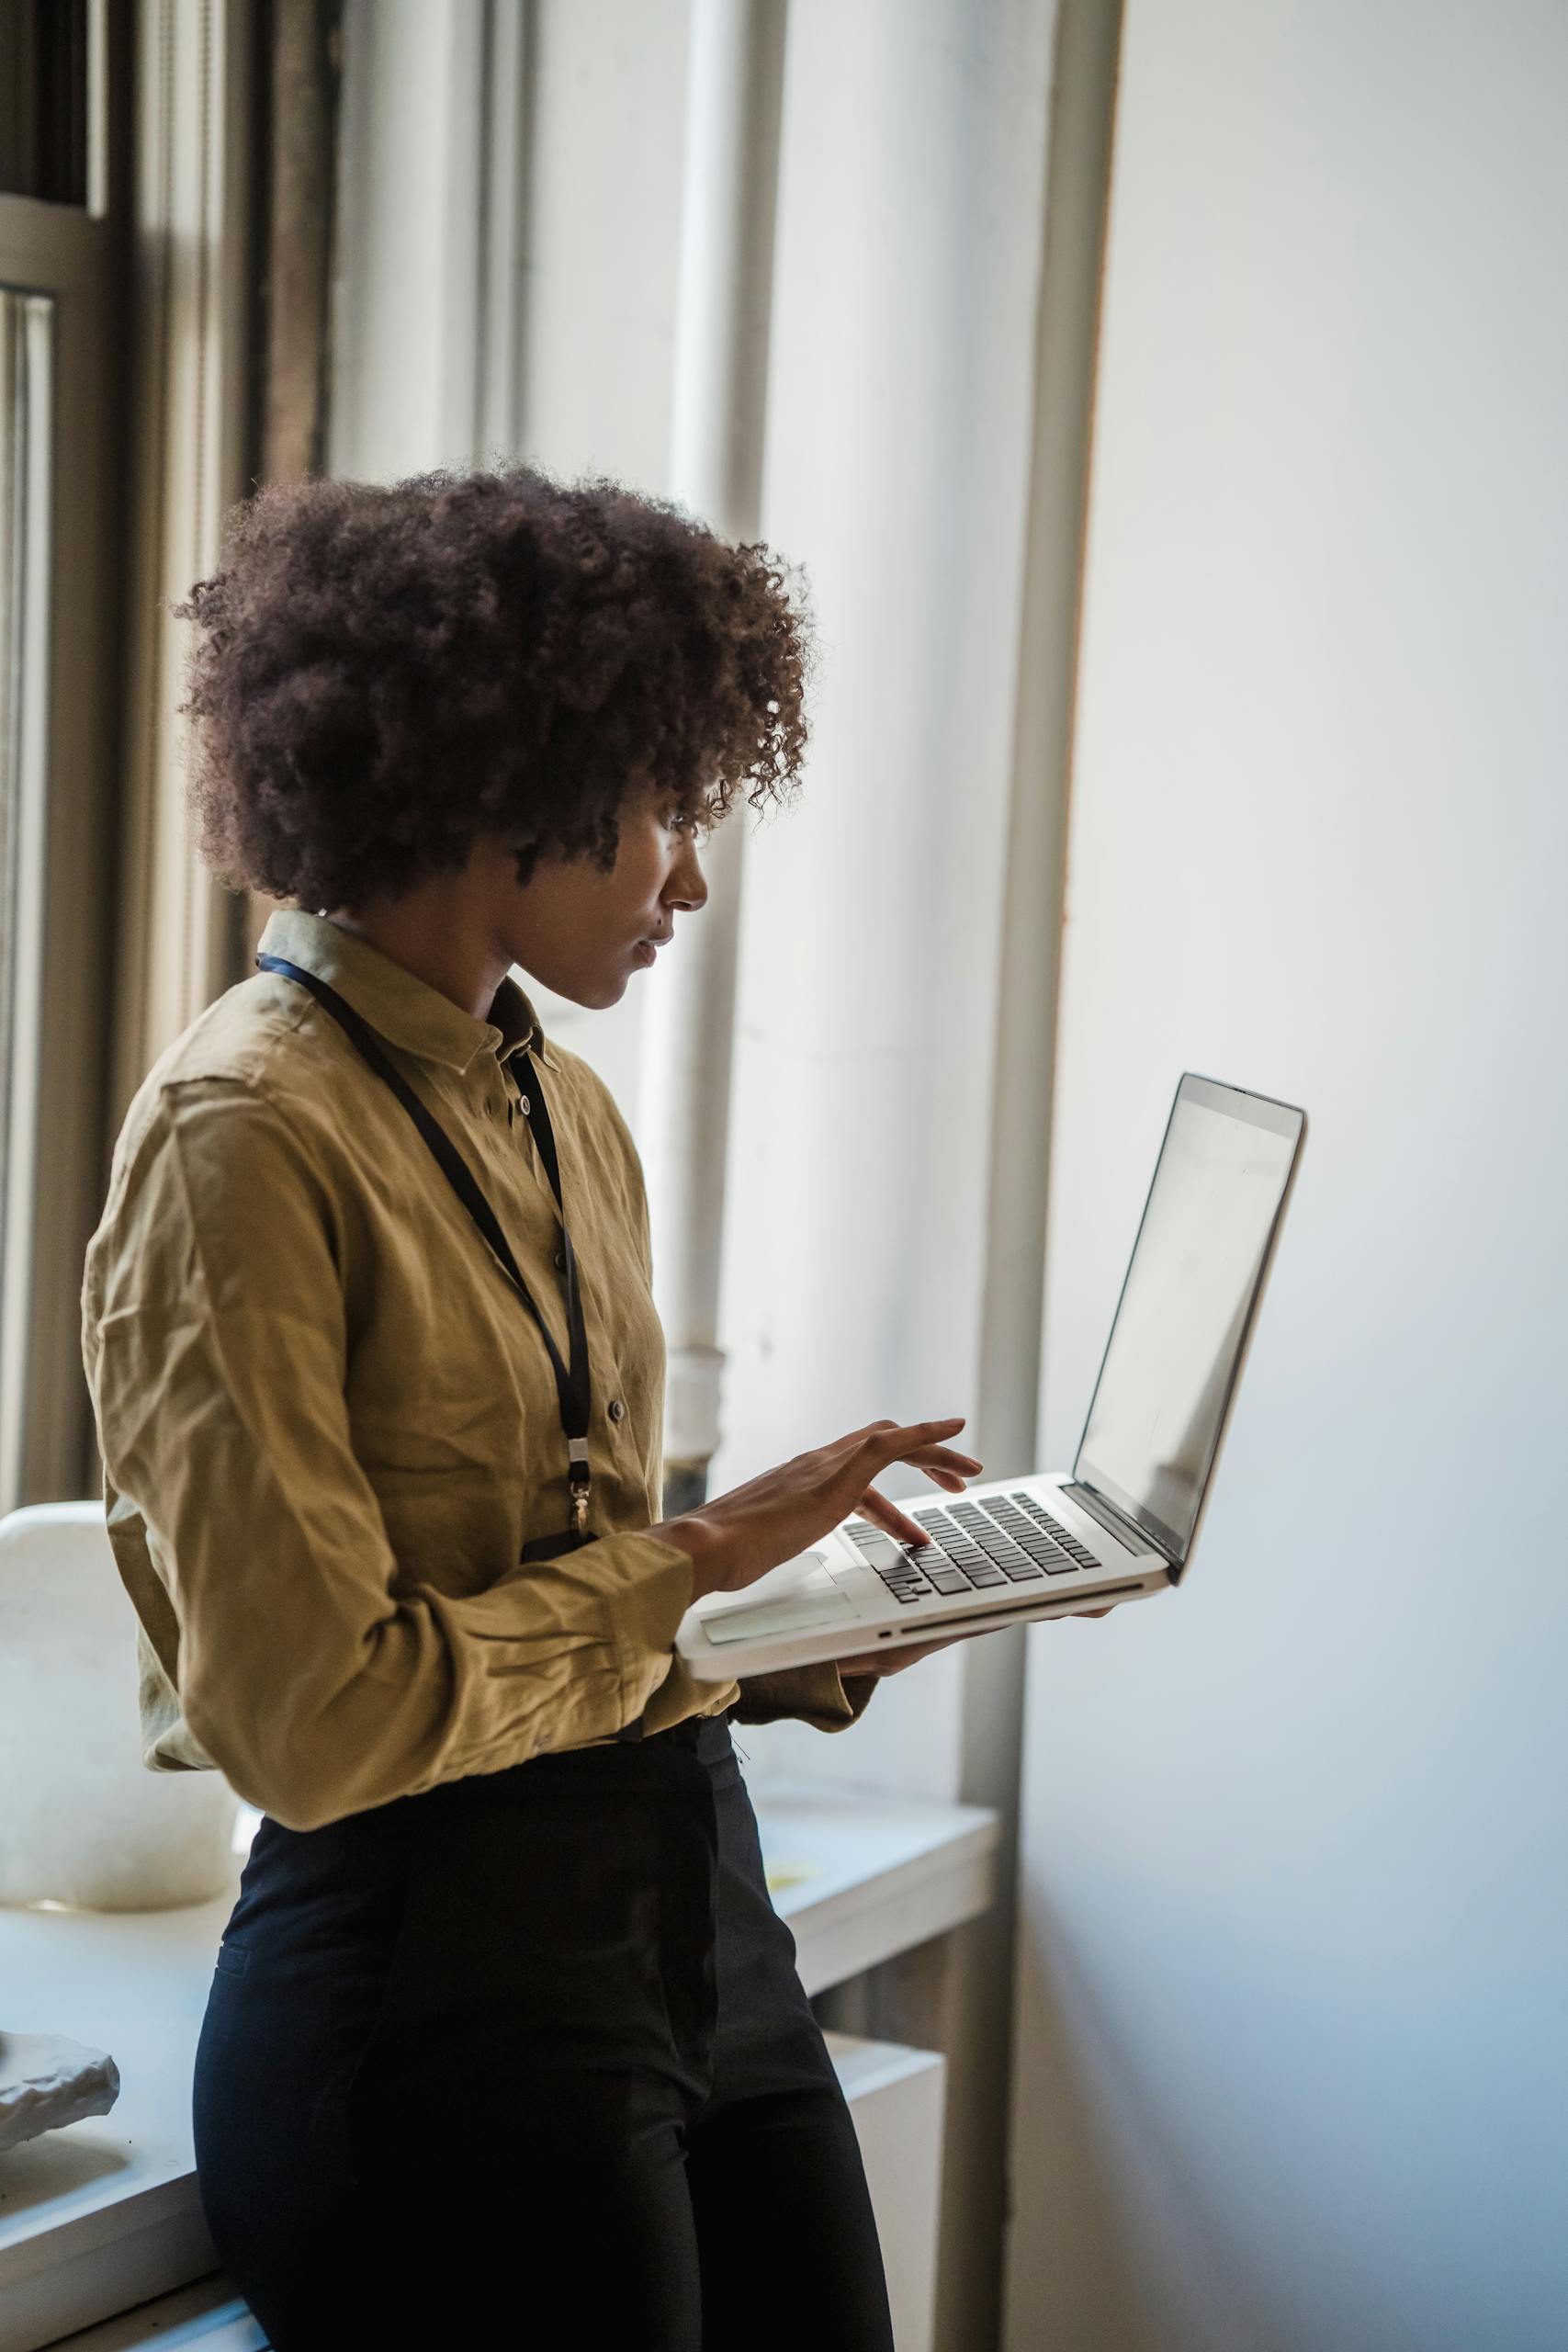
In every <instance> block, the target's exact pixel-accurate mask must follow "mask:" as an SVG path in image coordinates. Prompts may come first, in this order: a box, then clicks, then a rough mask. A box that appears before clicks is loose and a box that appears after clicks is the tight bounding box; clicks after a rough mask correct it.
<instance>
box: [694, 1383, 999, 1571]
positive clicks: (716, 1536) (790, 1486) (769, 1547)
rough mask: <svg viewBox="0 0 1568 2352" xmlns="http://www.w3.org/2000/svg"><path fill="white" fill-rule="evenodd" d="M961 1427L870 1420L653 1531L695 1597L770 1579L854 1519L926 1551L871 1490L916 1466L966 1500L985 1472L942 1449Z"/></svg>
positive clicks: (914, 1531) (908, 1522)
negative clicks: (689, 1572) (689, 1579)
mask: <svg viewBox="0 0 1568 2352" xmlns="http://www.w3.org/2000/svg"><path fill="white" fill-rule="evenodd" d="M963 1427H964V1423H963V1420H962V1419H956V1420H944V1421H914V1422H911V1423H909V1424H908V1425H907V1426H904V1427H902V1428H901V1427H900V1426H899V1425H898V1424H897V1422H895V1421H874V1422H873V1423H872V1424H871V1427H870V1428H869V1429H863V1430H853V1431H852V1433H851V1434H850V1435H849V1436H848V1437H841V1438H839V1439H838V1440H836V1441H835V1442H834V1443H833V1444H831V1445H820V1446H818V1448H817V1449H816V1451H815V1452H814V1453H797V1454H796V1455H795V1460H794V1461H793V1462H785V1463H784V1464H781V1465H780V1467H779V1468H778V1469H776V1470H765V1471H764V1472H763V1473H762V1475H761V1477H760V1478H750V1479H748V1481H747V1483H746V1485H745V1486H743V1487H731V1488H730V1490H729V1492H728V1494H727V1495H716V1496H715V1497H714V1498H713V1499H712V1501H711V1502H705V1503H704V1504H702V1505H701V1506H700V1508H699V1509H698V1510H693V1511H686V1512H683V1513H682V1516H681V1517H680V1518H679V1519H671V1520H666V1521H663V1522H662V1523H661V1524H660V1526H658V1527H655V1528H653V1529H651V1530H650V1532H651V1533H652V1534H655V1535H658V1536H660V1537H661V1538H662V1539H663V1541H664V1542H665V1543H667V1544H674V1545H675V1547H676V1549H677V1550H678V1551H682V1552H684V1553H685V1554H686V1555H688V1557H689V1558H690V1559H691V1561H692V1564H693V1569H694V1577H693V1585H692V1598H693V1600H702V1599H703V1597H704V1596H705V1594H706V1593H710V1592H739V1590H741V1589H742V1588H743V1587H744V1586H746V1585H749V1584H754V1583H755V1582H756V1580H757V1578H758V1577H762V1576H766V1575H767V1572H768V1570H769V1569H770V1568H776V1567H777V1566H779V1563H780V1562H781V1561H782V1560H792V1559H793V1558H794V1557H795V1554H796V1553H797V1552H804V1551H807V1549H808V1548H809V1547H810V1545H812V1544H816V1543H818V1542H819V1541H820V1540H821V1538H822V1537H823V1536H824V1535H826V1534H827V1533H828V1532H829V1530H830V1529H832V1528H835V1527H837V1526H838V1524H839V1522H840V1520H845V1519H848V1518H849V1517H850V1515H851V1513H852V1512H854V1511H859V1512H860V1513H861V1515H862V1516H863V1518H865V1519H868V1520H870V1521H872V1522H873V1524H874V1525H875V1526H877V1527H880V1528H883V1529H885V1530H886V1532H887V1533H888V1534H889V1535H891V1536H893V1537H895V1538H896V1539H897V1542H898V1543H900V1544H924V1543H926V1542H928V1541H929V1540H930V1539H929V1538H928V1536H927V1534H926V1532H925V1530H924V1529H923V1528H922V1527H919V1526H918V1525H917V1524H916V1522H915V1521H913V1520H912V1519H909V1518H908V1517H907V1516H906V1515H905V1513H904V1512H903V1511H901V1510H899V1509H898V1507H897V1504H896V1503H890V1502H889V1501H888V1500H887V1498H886V1496H885V1495H879V1494H878V1493H877V1491H876V1487H875V1485H874V1481H875V1480H876V1479H877V1478H879V1477H880V1476H882V1475H883V1473H884V1472H885V1471H886V1470H889V1469H891V1468H892V1466H893V1464H894V1463H896V1462H908V1463H912V1464H914V1465H915V1467H916V1468H917V1469H919V1470H923V1471H924V1472H925V1473H926V1476H928V1477H929V1478H930V1479H931V1480H932V1482H933V1483H934V1484H935V1485H936V1486H939V1487H943V1488H945V1489H946V1491H947V1492H948V1493H949V1494H962V1492H963V1490H964V1483H965V1481H966V1480H967V1479H970V1478H974V1477H977V1476H979V1473H980V1471H981V1469H982V1468H983V1467H984V1465H983V1464H981V1463H978V1462H976V1461H974V1460H973V1459H972V1458H971V1457H970V1455H968V1454H967V1453H954V1452H953V1450H952V1448H951V1446H950V1445H949V1444H948V1443H947V1441H948V1439H950V1438H953V1437H956V1436H957V1434H958V1432H959V1430H961V1429H962V1428H963Z"/></svg>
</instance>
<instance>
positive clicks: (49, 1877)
mask: <svg viewBox="0 0 1568 2352" xmlns="http://www.w3.org/2000/svg"><path fill="white" fill-rule="evenodd" d="M136 1679H137V1663H136V1617H135V1613H134V1611H132V1609H131V1606H130V1600H129V1599H128V1598H127V1596H126V1592H125V1588H124V1587H123V1585H122V1584H121V1583H120V1580H119V1576H118V1571H117V1569H116V1567H115V1563H114V1555H113V1554H112V1552H111V1551H110V1549H109V1540H108V1532H107V1528H106V1527H105V1524H104V1511H103V1506H102V1504H101V1503H94V1502H80V1503H41V1504H36V1505H34V1506H32V1507H30V1508H29V1509H28V1510H17V1511H13V1512H11V1514H10V1516H9V1517H8V1518H6V1519H0V1903H5V1904H22V1903H39V1902H53V1903H64V1904H70V1905H73V1906H74V1907H76V1908H78V1909H82V1910H89V1911H161V1910H169V1909H172V1908H174V1907H175V1905H180V1904H186V1903H202V1902H206V1901H207V1900H208V1899H209V1897H210V1896H212V1895H215V1894H220V1893H221V1891H222V1890H223V1888H224V1887H225V1886H226V1885H227V1884H228V1883H230V1880H231V1872H232V1869H233V1859H232V1838H233V1831H234V1815H235V1807H236V1801H235V1798H234V1795H233V1792H232V1791H231V1789H230V1787H229V1785H228V1782H227V1781H225V1780H223V1778H222V1776H221V1775H220V1773H217V1772H175V1773H171V1772H156V1773H154V1772H149V1771H147V1770H145V1769H144V1767H143V1765H142V1762H141V1736H140V1732H139V1729H138V1724H137V1711H136Z"/></svg>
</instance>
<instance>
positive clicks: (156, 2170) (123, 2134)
mask: <svg viewBox="0 0 1568 2352" xmlns="http://www.w3.org/2000/svg"><path fill="white" fill-rule="evenodd" d="M756 1804H757V1816H758V1821H759V1823H760V1825H761V1833H762V1848H763V1854H764V1858H765V1860H766V1862H767V1865H768V1870H769V1875H770V1880H771V1881H772V1883H773V1901H774V1904H775V1905H776V1907H777V1909H778V1910H779V1912H780V1913H781V1915H782V1916H783V1917H784V1918H786V1919H787V1920H788V1921H789V1923H790V1926H791V1928H793V1930H794V1932H795V1942H796V1946H797V1950H798V1954H799V1963H800V1973H801V1978H802V1981H803V1982H804V1984H805V1985H806V1989H807V1992H808V1993H812V1994H816V1993H819V1992H822V1991H825V1990H826V1989H827V1987H828V1986H829V1985H838V1984H841V1983H843V1982H844V1980H845V1979H846V1978H848V1977H850V1976H853V1975H858V1974H859V1973H860V1972H861V1971H862V1970H863V1969H865V1968H871V1967H874V1966H875V1965H876V1964H877V1963H878V1962H881V1961H884V1960H888V1959H891V1958H892V1957H893V1955H894V1954H895V1953H897V1952H900V1951H908V1950H909V1949H911V1947H912V1946H914V1945H916V1944H919V1943H924V1942H926V1941H928V1940H929V1939H931V1937H932V1936H937V1935H942V1934H943V1933H945V1932H946V1931H947V1929H949V1928H953V1927H956V1926H958V1925H959V1924H960V1923H961V1922H962V1921H963V1920H964V1919H968V1918H974V1917H977V1916H978V1915H979V1914H980V1913H981V1912H982V1911H984V1910H985V1909H986V1908H987V1905H988V1904H989V1902H990V1900H991V1896H992V1893H993V1888H994V1870H995V1861H994V1855H995V1848H996V1844H997V1838H998V1826H997V1818H996V1815H994V1814H992V1813H989V1812H987V1811H986V1810H984V1809H983V1808H981V1807H979V1806H976V1805H958V1804H936V1803H931V1802H929V1801H926V1800H921V1799H909V1800H906V1799H903V1798H898V1797H890V1796H885V1795H879V1794H875V1793H871V1792H865V1791H862V1790H858V1789H853V1788H849V1787H844V1788H835V1787H833V1786H832V1785H831V1784H829V1783H827V1782H824V1781H814V1780H813V1781H807V1780H801V1781H777V1782H774V1781H770V1782H769V1784H768V1785H767V1787H766V1788H765V1789H761V1790H759V1791H758V1792H756ZM231 1901H232V1897H231V1895H223V1896H220V1898H219V1899H218V1900H217V1901H215V1902H212V1903H207V1904H201V1905H197V1906H195V1907H193V1908H191V1909H188V1910H184V1911H162V1912H136V1913H126V1912H122V1913H101V1912H100V1913H85V1912H82V1913H78V1912H56V1911H6V1910H0V1985H3V1986H4V1987H5V1995H4V1998H5V2008H6V2014H5V2019H4V2022H5V2025H6V2028H7V2029H8V2030H11V2031H13V2032H18V2033H21V2032H33V2031H49V2032H54V2033H65V2034H70V2035H72V2036H73V2037H74V2038H75V2039H76V2040H78V2041H85V2042H88V2043H90V2044H92V2045H93V2046H94V2047H96V2048H98V2049H106V2050H107V2051H108V2052H110V2053H111V2055H112V2056H113V2057H114V2058H115V2059H116V2061H117V2063H118V2066H119V2070H120V2076H121V2081H122V2085H123V2088H122V2090H121V2094H120V2098H119V2102H118V2106H117V2107H116V2108H115V2109H114V2111H113V2113H112V2114H110V2115H107V2116H104V2117H101V2118H98V2119H96V2120H92V2121H89V2122H85V2123H78V2124H73V2125H72V2126H71V2127H70V2129H69V2130H68V2131H57V2132H51V2133H48V2134H46V2135H45V2137H44V2138H42V2139H41V2140H35V2141H31V2142H29V2143H28V2144H27V2145H26V2146H24V2147H21V2148H18V2149H17V2150H16V2151H15V2152H14V2153H13V2154H10V2155H8V2156H4V2157H0V2352H33V2348H34V2347H35V2346H40V2345H46V2344H50V2343H52V2342H53V2341H54V2340H55V2339H56V2338H57V2337H59V2336H61V2335H67V2334H69V2333H70V2332H71V2331H72V2330H73V2329H76V2328H82V2327H85V2326H88V2325H89V2324H91V2323H92V2322H93V2321H95V2320H96V2319H100V2318H104V2317H106V2316H107V2315H109V2314H110V2313H112V2312H119V2311H124V2310H127V2309H129V2307H130V2305H132V2304H133V2303H137V2302H140V2301H145V2300H147V2299H149V2298H150V2297H152V2296H154V2295H160V2294H163V2293H165V2292H167V2291H168V2290H170V2289H171V2288H175V2287H178V2286H182V2285H183V2284H184V2283H185V2282H186V2280H188V2279H193V2278H200V2277H202V2276H203V2275H204V2274H206V2273H208V2272H209V2271H211V2270H212V2269H213V2268H214V2267H215V2265H216V2257H215V2256H214V2254H213V2251H212V2247H211V2244H210V2241H209V2238H208V2235H207V2232H206V2229H205V2227H204V2225H203V2223H202V2220H201V2211H200V2206H199V2203H198V2201H197V2189H196V2174H195V2165H194V2159H193V2156H192V2152H191V2138H190V2113H189V2107H190V2075H191V2063H192V2059H193V2056H194V2053H195V2048H196V2039H197V2032H198V2030H199V2028H200V2024H201V2016H202V2010H203V2008H204V2007H205V2005H206V2000H207V1989H208V1984H209V1979H210V1975H211V1970H212V1956H213V1953H214V1952H215V1951H216V1950H217V1947H218V1940H219V1938H220V1934H221V1932H222V1928H223V1923H224V1921H225V1919H226V1918H227V1917H228V1914H229V1910H230V1907H231Z"/></svg>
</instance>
